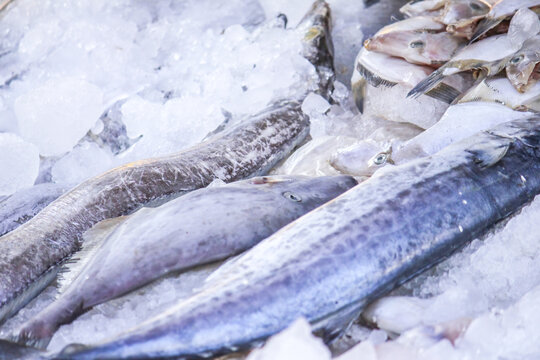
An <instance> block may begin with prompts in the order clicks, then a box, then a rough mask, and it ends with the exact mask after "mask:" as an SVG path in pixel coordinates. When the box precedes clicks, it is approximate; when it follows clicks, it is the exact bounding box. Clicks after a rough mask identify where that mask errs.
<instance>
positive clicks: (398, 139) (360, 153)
mask: <svg viewBox="0 0 540 360" xmlns="http://www.w3.org/2000/svg"><path fill="white" fill-rule="evenodd" d="M423 131H424V130H423V129H421V128H419V127H417V126H414V125H412V124H408V123H394V124H392V125H391V126H382V127H380V128H379V129H377V130H375V131H374V132H373V133H371V134H370V135H369V136H368V138H367V139H365V140H363V141H360V142H357V143H356V144H353V145H350V146H348V147H346V148H344V149H340V150H338V151H337V152H336V153H335V154H334V155H332V158H331V159H330V165H331V166H332V167H334V168H335V169H337V170H339V171H340V172H341V173H342V174H349V175H355V176H362V177H369V176H371V175H373V174H374V173H375V171H377V170H378V169H379V168H380V167H382V166H385V165H387V164H392V163H393V161H392V159H391V155H392V149H394V148H398V147H399V146H401V144H402V143H403V142H405V141H407V140H409V139H411V138H414V137H415V136H418V135H419V134H420V133H422V132H423Z"/></svg>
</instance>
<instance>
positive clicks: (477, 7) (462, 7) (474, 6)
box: [438, 0, 491, 28]
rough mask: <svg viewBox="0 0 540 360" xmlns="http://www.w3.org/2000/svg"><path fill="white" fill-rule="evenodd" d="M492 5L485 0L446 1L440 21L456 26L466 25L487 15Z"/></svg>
mask: <svg viewBox="0 0 540 360" xmlns="http://www.w3.org/2000/svg"><path fill="white" fill-rule="evenodd" d="M490 10H491V5H490V4H489V3H488V2H486V1H484V0H452V1H448V2H446V4H445V6H444V10H443V12H442V14H441V16H440V17H439V18H438V20H439V21H440V22H442V23H443V24H446V25H452V26H454V27H458V28H459V27H464V26H466V25H468V24H470V23H474V22H476V21H477V20H479V19H482V18H483V17H485V16H487V14H488V13H489V11H490Z"/></svg>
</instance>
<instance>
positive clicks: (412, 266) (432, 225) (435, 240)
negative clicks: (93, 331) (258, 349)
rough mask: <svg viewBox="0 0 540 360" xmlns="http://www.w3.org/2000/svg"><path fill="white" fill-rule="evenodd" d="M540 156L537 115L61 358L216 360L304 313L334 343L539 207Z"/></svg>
mask: <svg viewBox="0 0 540 360" xmlns="http://www.w3.org/2000/svg"><path fill="white" fill-rule="evenodd" d="M539 149H540V118H537V117H534V118H529V119H524V120H520V121H511V122H507V123H505V124H503V125H501V126H498V127H496V128H493V129H490V130H489V131H485V132H481V133H478V134H475V135H474V136H472V137H470V138H468V139H466V140H464V141H461V142H459V143H457V144H454V145H452V146H449V147H447V148H445V149H444V150H442V151H441V152H439V153H438V154H436V155H433V156H431V157H429V158H426V159H419V160H417V161H414V162H411V163H409V164H406V165H404V166H399V167H395V168H392V169H391V170H388V171H384V173H381V172H379V175H375V176H373V177H372V178H370V179H369V180H367V181H365V182H363V183H361V184H359V185H358V186H355V187H354V188H352V189H351V190H349V191H347V192H345V193H344V194H342V195H341V196H339V197H337V198H336V199H334V200H332V201H330V202H329V203H327V204H325V205H323V206H321V207H319V208H317V209H315V210H313V211H312V212H310V213H308V214H306V215H304V216H303V217H301V218H299V219H298V220H296V221H295V222H293V223H291V224H289V225H288V226H286V227H284V228H283V229H281V230H280V231H278V232H277V233H275V234H274V235H272V236H270V237H268V238H266V239H265V240H263V241H262V242H260V243H259V244H257V245H256V246H255V247H254V248H252V249H251V250H250V251H249V252H247V253H246V254H244V255H242V256H241V257H240V258H239V259H237V260H236V261H235V262H234V263H233V264H232V265H231V266H230V267H229V269H228V270H227V271H226V272H224V273H222V274H221V275H220V276H219V279H214V281H212V283H211V285H209V286H208V287H206V288H204V289H202V290H201V291H200V292H198V293H197V294H195V295H193V296H192V297H190V298H188V299H186V300H184V301H181V302H179V303H178V304H177V305H175V306H173V307H171V308H170V309H168V310H167V311H165V312H164V313H162V314H161V315H159V316H157V317H155V318H153V319H151V320H148V321H147V322H145V323H143V324H141V325H139V326H138V327H136V328H133V329H132V330H131V331H129V332H126V333H123V334H120V335H118V336H117V337H115V338H111V339H109V340H107V341H105V342H102V343H99V344H94V345H90V346H87V347H85V346H81V345H74V346H69V345H68V346H67V347H66V348H65V349H64V350H63V351H62V352H61V353H60V354H59V355H58V356H57V357H58V358H69V359H78V360H82V359H96V358H101V359H112V358H114V359H130V358H152V357H153V358H167V357H171V358H172V357H179V358H197V357H210V356H213V355H217V354H224V353H228V352H231V351H234V350H235V349H245V348H249V347H251V346H253V344H254V343H260V341H262V340H264V339H266V338H268V337H269V336H271V335H273V334H275V333H277V332H279V331H281V330H283V329H284V328H286V327H287V326H288V325H289V324H290V323H292V322H293V321H294V320H296V319H297V318H299V317H301V316H303V317H305V318H306V319H307V320H308V321H309V322H310V323H311V324H312V326H313V330H314V331H315V332H316V333H318V334H321V335H323V337H325V338H326V339H327V340H329V339H331V338H332V337H334V336H336V335H338V334H339V333H340V332H341V331H342V330H343V329H344V328H346V327H347V326H348V325H349V324H350V323H351V321H353V320H354V319H355V318H356V317H357V316H358V314H359V312H360V311H361V310H362V309H363V308H364V307H365V306H366V305H367V304H368V303H369V302H371V301H373V300H374V299H376V298H378V297H380V296H381V295H382V294H385V293H387V292H389V291H390V290H391V289H393V288H394V287H396V286H398V285H399V284H401V283H403V282H404V281H406V280H408V279H410V278H411V277H413V276H415V275H417V274H419V273H420V272H422V271H424V270H426V269H428V268H430V267H431V266H433V265H435V264H436V263H437V262H440V261H441V260H443V259H444V258H446V257H448V256H450V254H451V253H452V252H454V251H455V250H457V249H459V248H460V247H462V246H463V245H465V244H466V243H467V242H469V241H471V240H472V239H474V238H476V237H477V236H478V235H479V234H481V233H483V232H484V231H486V230H487V229H488V228H489V227H490V226H491V225H493V224H495V223H496V222H497V221H500V220H501V219H503V218H505V217H506V216H508V215H510V214H512V213H513V212H515V211H516V210H518V209H519V208H520V207H522V206H523V205H524V204H526V203H527V202H529V201H531V200H532V199H533V198H534V197H535V195H536V194H538V193H539V192H540V176H538V175H539V174H540V158H539V156H538V154H539V152H538V150H539ZM464 200H466V201H464Z"/></svg>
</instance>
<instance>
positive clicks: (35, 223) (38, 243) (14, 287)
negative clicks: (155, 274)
mask: <svg viewBox="0 0 540 360" xmlns="http://www.w3.org/2000/svg"><path fill="white" fill-rule="evenodd" d="M330 23H331V19H330V11H329V8H328V5H327V4H326V3H325V2H324V1H321V0H318V1H316V2H315V3H314V5H313V7H312V9H311V10H310V11H309V12H308V15H306V17H304V19H303V20H302V22H301V23H300V25H299V26H301V28H300V30H299V31H302V30H304V31H305V33H304V37H303V41H304V44H305V46H304V53H305V54H304V55H305V56H306V59H307V60H308V61H310V62H311V63H312V65H313V66H314V67H315V69H316V71H317V73H318V74H319V75H320V79H319V81H320V89H321V93H322V94H323V95H327V94H325V93H326V91H329V90H330V89H331V88H332V84H331V81H332V79H333V75H332V74H331V73H330V72H331V68H328V64H329V62H330V61H331V60H332V57H333V53H332V52H331V49H332V46H331V37H330V34H329V33H328V32H327V31H329V26H326V25H325V26H322V25H321V24H323V25H324V24H330ZM310 47H312V48H310ZM306 95H307V94H306ZM298 100H302V99H286V100H281V101H275V102H274V103H273V104H271V105H270V106H269V107H268V108H267V109H266V110H263V111H262V112H260V113H259V114H256V115H254V116H252V117H250V118H248V119H245V120H244V121H242V122H241V123H239V124H237V125H236V126H233V127H230V128H228V129H225V130H223V131H222V132H221V133H218V134H217V135H215V136H214V137H212V138H210V139H208V140H207V141H205V142H203V143H201V144H199V145H196V146H194V147H191V148H189V149H187V150H185V151H181V152H179V153H176V154H172V155H169V156H164V157H160V158H155V159H147V160H141V161H137V162H134V163H129V164H126V165H123V166H120V167H118V168H115V169H112V170H109V171H108V172H106V173H104V174H102V175H100V176H97V177H94V178H92V179H89V180H87V181H85V182H83V183H82V184H80V185H79V186H77V187H75V188H74V189H72V190H71V191H69V192H68V193H66V194H64V195H63V196H62V197H60V198H59V199H57V200H56V201H54V202H52V203H51V204H49V206H47V207H46V208H45V209H43V210H42V211H41V212H40V213H39V214H38V215H37V216H36V217H34V218H33V219H32V220H31V221H29V222H28V223H26V224H24V225H23V226H21V227H20V228H18V229H17V230H15V231H13V232H11V233H9V234H7V235H5V236H4V237H2V238H0V273H2V275H3V276H2V278H0V321H1V320H3V319H6V318H7V317H9V316H11V315H12V314H14V313H15V312H16V311H18V309H20V308H21V307H22V306H24V305H25V304H26V303H27V302H28V301H29V300H30V299H32V298H33V297H34V296H36V295H37V294H38V293H39V292H40V291H41V290H42V289H43V288H44V287H45V286H46V285H47V284H48V283H50V281H52V280H53V279H54V277H55V275H56V272H57V271H58V268H59V267H58V266H57V265H58V264H59V263H61V262H62V261H64V260H66V259H67V258H69V256H70V255H71V254H73V253H74V252H75V251H77V250H78V249H79V248H80V241H81V236H82V233H83V232H84V231H86V230H87V229H89V228H90V227H92V226H93V225H94V224H96V223H97V222H99V221H102V220H104V219H108V218H113V217H118V216H122V215H126V214H129V213H132V212H133V211H135V210H137V209H139V208H140V207H142V206H144V205H152V204H154V205H155V204H157V203H160V202H161V203H162V202H163V201H165V200H167V199H170V198H171V197H177V196H179V195H183V194H185V193H187V192H189V191H193V190H196V189H199V188H202V187H205V186H207V185H209V184H210V183H211V182H212V181H213V180H215V179H221V180H222V181H224V182H232V181H237V180H241V179H245V178H250V177H253V176H258V175H263V174H266V173H267V172H268V171H269V170H270V169H271V168H272V167H274V166H275V165H276V164H277V163H278V162H279V161H281V160H282V159H283V158H285V157H286V156H287V155H288V154H289V153H290V152H292V150H293V149H294V148H295V147H296V146H297V145H299V144H300V143H301V142H302V141H303V140H304V139H305V138H306V137H307V135H308V134H309V119H308V117H307V116H306V115H305V114H304V113H303V112H302V110H301V107H300V102H299V101H298Z"/></svg>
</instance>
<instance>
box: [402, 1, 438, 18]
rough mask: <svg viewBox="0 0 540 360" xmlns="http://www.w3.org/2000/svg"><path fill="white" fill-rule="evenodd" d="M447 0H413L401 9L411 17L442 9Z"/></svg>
mask: <svg viewBox="0 0 540 360" xmlns="http://www.w3.org/2000/svg"><path fill="white" fill-rule="evenodd" d="M445 2H446V0H412V1H409V2H408V3H407V4H405V5H403V6H402V7H401V8H400V9H399V11H400V12H401V13H402V14H405V15H407V16H409V17H413V16H418V15H424V14H428V13H430V12H434V11H437V10H439V9H441V8H442V7H443V6H444V4H445Z"/></svg>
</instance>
